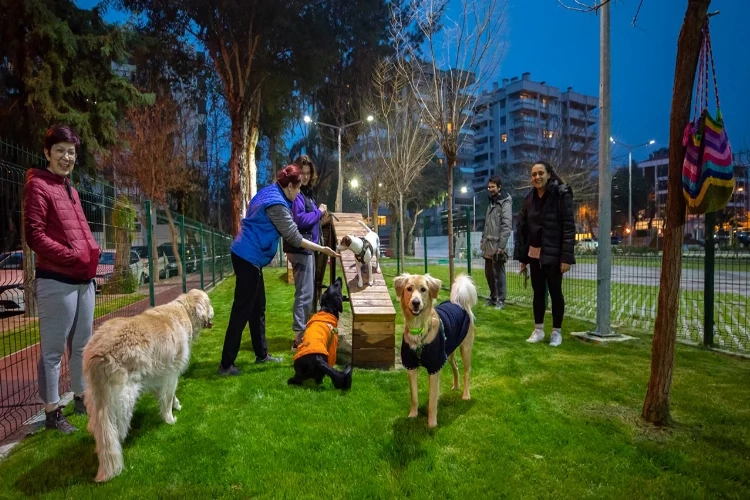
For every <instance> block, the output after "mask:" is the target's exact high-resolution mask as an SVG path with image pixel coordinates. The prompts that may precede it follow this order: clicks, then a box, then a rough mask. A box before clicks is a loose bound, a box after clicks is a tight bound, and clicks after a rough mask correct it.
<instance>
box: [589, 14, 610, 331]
mask: <svg viewBox="0 0 750 500" xmlns="http://www.w3.org/2000/svg"><path fill="white" fill-rule="evenodd" d="M609 9H610V2H607V3H605V4H603V5H602V6H601V8H600V9H599V16H600V17H599V37H600V39H599V127H600V129H599V232H598V234H597V237H598V240H599V243H598V247H597V259H596V331H595V332H593V334H594V335H596V336H598V337H612V336H615V334H614V333H613V332H612V329H611V327H610V315H611V304H612V239H611V238H610V232H611V227H612V198H611V191H612V172H611V169H610V167H611V165H610V163H611V161H610V156H611V154H610V145H609V141H607V138H608V137H610V135H611V129H612V124H611V106H610V104H611V101H610V89H611V86H610V44H609V37H610V29H609V27H610V16H609V14H610V10H609Z"/></svg>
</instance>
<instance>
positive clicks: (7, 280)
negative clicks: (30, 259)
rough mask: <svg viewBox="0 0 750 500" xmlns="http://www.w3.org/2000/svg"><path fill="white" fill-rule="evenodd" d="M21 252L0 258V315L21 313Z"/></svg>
mask: <svg viewBox="0 0 750 500" xmlns="http://www.w3.org/2000/svg"><path fill="white" fill-rule="evenodd" d="M25 308H26V305H25V302H24V297H23V252H21V251H20V250H19V251H16V252H7V253H4V254H2V255H1V256H0V313H6V312H23V311H24V310H25Z"/></svg>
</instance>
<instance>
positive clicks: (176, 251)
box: [160, 201, 184, 276]
mask: <svg viewBox="0 0 750 500" xmlns="http://www.w3.org/2000/svg"><path fill="white" fill-rule="evenodd" d="M160 203H161V206H162V208H164V212H165V213H166V214H167V223H169V230H170V232H171V234H172V252H173V253H174V262H175V264H176V265H177V276H182V255H181V254H180V247H179V246H178V243H177V236H178V234H177V228H176V227H174V220H173V219H172V212H170V211H169V208H167V204H166V203H164V202H163V201H162V202H160ZM181 243H182V244H183V245H184V242H181Z"/></svg>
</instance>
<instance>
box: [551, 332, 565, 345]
mask: <svg viewBox="0 0 750 500" xmlns="http://www.w3.org/2000/svg"><path fill="white" fill-rule="evenodd" d="M560 344H562V335H560V332H558V331H557V330H555V331H553V332H552V338H551V339H550V340H549V345H551V346H552V347H557V346H559V345H560Z"/></svg>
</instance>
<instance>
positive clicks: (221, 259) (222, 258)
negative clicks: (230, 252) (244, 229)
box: [219, 235, 226, 281]
mask: <svg viewBox="0 0 750 500" xmlns="http://www.w3.org/2000/svg"><path fill="white" fill-rule="evenodd" d="M224 241H226V238H225V237H224V236H223V235H222V237H221V244H220V245H219V247H220V251H221V257H219V259H220V260H219V279H220V280H221V281H224Z"/></svg>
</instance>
